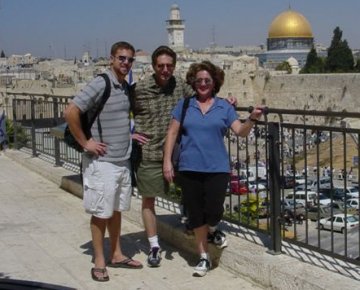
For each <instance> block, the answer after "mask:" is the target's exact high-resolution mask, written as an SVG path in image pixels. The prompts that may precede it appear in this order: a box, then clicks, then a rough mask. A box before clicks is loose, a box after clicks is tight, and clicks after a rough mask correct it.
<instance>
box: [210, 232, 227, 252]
mask: <svg viewBox="0 0 360 290" xmlns="http://www.w3.org/2000/svg"><path fill="white" fill-rule="evenodd" d="M208 242H209V243H213V244H214V245H215V246H216V247H218V248H219V249H224V248H226V247H227V246H228V241H227V240H226V236H225V234H224V233H223V232H222V231H219V230H216V231H215V232H214V233H209V234H208Z"/></svg>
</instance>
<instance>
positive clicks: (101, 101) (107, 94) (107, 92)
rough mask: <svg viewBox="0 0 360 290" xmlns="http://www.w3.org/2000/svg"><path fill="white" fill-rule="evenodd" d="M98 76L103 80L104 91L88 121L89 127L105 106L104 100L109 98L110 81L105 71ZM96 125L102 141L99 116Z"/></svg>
mask: <svg viewBox="0 0 360 290" xmlns="http://www.w3.org/2000/svg"><path fill="white" fill-rule="evenodd" d="M98 76H100V77H102V78H103V79H104V80H105V90H104V93H103V95H102V97H101V99H100V103H99V106H98V108H97V110H96V112H95V114H94V116H93V119H92V120H91V122H90V124H91V125H90V128H91V126H92V124H93V123H94V121H95V119H96V118H97V117H98V116H99V114H100V112H101V111H102V109H103V108H104V106H105V103H106V101H107V100H108V99H109V97H110V94H111V83H110V78H109V76H108V75H107V74H106V73H102V74H98ZM97 125H98V131H99V137H100V141H101V142H103V138H102V127H101V122H100V118H97Z"/></svg>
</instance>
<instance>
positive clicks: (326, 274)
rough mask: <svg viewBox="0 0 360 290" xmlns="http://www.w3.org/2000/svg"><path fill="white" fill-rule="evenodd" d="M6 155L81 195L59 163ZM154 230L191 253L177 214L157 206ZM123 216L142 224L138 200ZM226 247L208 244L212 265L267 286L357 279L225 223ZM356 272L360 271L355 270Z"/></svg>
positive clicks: (352, 283)
mask: <svg viewBox="0 0 360 290" xmlns="http://www.w3.org/2000/svg"><path fill="white" fill-rule="evenodd" d="M5 154H6V156H7V157H9V158H11V159H12V160H14V161H16V162H18V163H20V164H22V165H23V166H25V167H27V168H29V169H30V170H31V171H34V172H36V173H38V174H40V175H42V176H44V177H45V178H48V179H49V180H51V181H53V182H54V183H56V184H58V185H59V187H61V188H63V189H65V190H67V191H69V192H70V193H72V194H74V195H76V196H78V197H79V198H82V186H81V184H80V183H79V182H80V178H79V176H77V175H74V174H72V173H71V172H69V171H68V170H66V169H63V168H61V167H54V166H52V165H50V164H49V163H47V162H45V161H43V160H41V159H39V158H33V157H30V156H29V155H28V154H26V153H24V152H21V151H14V150H7V151H6V152H5ZM157 214H158V233H159V236H160V237H161V239H162V240H164V241H166V242H168V243H169V244H172V245H173V246H175V247H176V248H178V249H181V250H183V251H185V252H190V253H192V254H195V243H194V238H193V236H189V235H187V234H186V233H185V232H184V227H183V225H181V224H180V222H179V216H178V215H176V214H174V213H172V212H170V211H168V210H166V209H164V208H159V207H158V208H157ZM124 217H125V218H126V219H127V220H128V221H130V222H132V223H135V224H137V225H141V226H142V219H141V200H140V199H139V198H133V200H132V209H131V211H129V212H126V213H125V214H124ZM225 228H227V232H231V233H228V234H227V238H228V240H229V247H227V248H226V249H224V250H222V251H221V250H218V249H217V248H215V247H213V246H210V255H211V256H212V259H213V260H214V265H218V266H219V267H222V268H224V269H227V270H228V271H230V272H232V273H234V274H236V275H239V276H241V277H242V278H244V279H247V280H249V281H252V282H255V283H258V284H260V285H262V286H264V287H266V288H270V289H284V290H285V289H286V290H288V289H304V290H305V289H306V290H308V289H314V290H315V289H316V290H319V289H324V290H325V289H326V290H332V289H334V290H338V289H357V288H358V287H359V280H360V278H359V279H358V280H356V279H351V278H349V277H346V276H344V275H341V274H339V273H335V272H332V271H329V270H326V269H323V268H321V267H318V266H315V265H311V264H308V263H305V262H302V261H300V260H299V259H296V258H293V257H290V256H288V255H285V254H283V255H270V254H268V253H267V250H268V249H267V248H266V247H265V246H261V245H258V244H256V243H252V242H250V241H247V240H246V239H243V238H240V237H239V236H241V235H246V234H247V233H246V232H245V231H246V229H245V230H244V229H242V228H240V227H239V228H237V229H236V230H234V228H231V226H228V225H225ZM256 235H257V237H254V239H255V240H256V238H257V239H260V240H262V241H263V243H264V244H267V243H268V241H266V239H267V237H266V236H265V235H264V236H262V235H261V234H259V233H255V236H256ZM359 276H360V274H359Z"/></svg>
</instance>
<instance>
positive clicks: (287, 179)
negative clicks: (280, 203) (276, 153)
mask: <svg viewBox="0 0 360 290" xmlns="http://www.w3.org/2000/svg"><path fill="white" fill-rule="evenodd" d="M294 186H295V179H294V177H293V176H291V175H285V176H282V177H280V187H281V188H293V187H294Z"/></svg>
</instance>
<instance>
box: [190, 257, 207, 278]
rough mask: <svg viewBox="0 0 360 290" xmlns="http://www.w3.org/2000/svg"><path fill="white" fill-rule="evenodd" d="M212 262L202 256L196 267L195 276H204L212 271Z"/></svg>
mask: <svg viewBox="0 0 360 290" xmlns="http://www.w3.org/2000/svg"><path fill="white" fill-rule="evenodd" d="M210 268H211V262H210V261H209V260H208V259H204V258H201V259H200V261H199V263H198V264H197V265H196V267H195V268H194V272H193V276H195V277H203V276H205V275H206V273H207V272H208V271H210Z"/></svg>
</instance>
